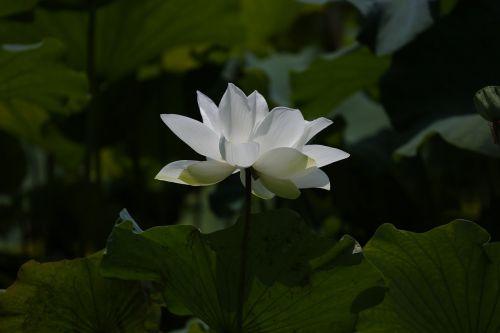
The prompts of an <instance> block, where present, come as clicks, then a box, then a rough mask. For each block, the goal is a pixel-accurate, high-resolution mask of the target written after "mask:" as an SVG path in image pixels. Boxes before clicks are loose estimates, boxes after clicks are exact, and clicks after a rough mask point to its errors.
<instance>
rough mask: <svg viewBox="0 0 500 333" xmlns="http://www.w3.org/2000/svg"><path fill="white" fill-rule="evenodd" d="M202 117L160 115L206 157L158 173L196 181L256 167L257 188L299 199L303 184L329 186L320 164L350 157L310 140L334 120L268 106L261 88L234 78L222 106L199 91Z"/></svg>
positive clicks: (166, 178)
mask: <svg viewBox="0 0 500 333" xmlns="http://www.w3.org/2000/svg"><path fill="white" fill-rule="evenodd" d="M198 105H199V108H200V113H201V117H202V120H203V123H201V122H199V121H197V120H194V119H191V118H188V117H184V116H181V115H177V114H162V115H161V119H162V120H163V122H165V124H166V125H167V126H168V128H170V130H171V131H172V132H174V134H175V135H177V136H178V137H179V138H180V139H181V140H182V141H184V142H185V143H186V144H187V145H188V146H190V147H191V148H192V149H193V150H194V151H195V152H197V153H198V154H200V155H203V156H206V160H205V161H190V160H182V161H176V162H172V163H170V164H168V165H166V166H165V167H163V169H162V170H161V171H160V172H159V173H158V175H156V179H159V180H164V181H168V182H174V183H179V184H187V185H193V186H205V185H212V184H215V183H218V182H220V181H221V180H223V179H225V178H226V177H228V176H230V175H231V174H233V173H237V172H240V176H241V179H242V182H243V185H245V181H244V179H245V173H246V172H250V173H251V176H252V177H251V187H252V193H253V194H255V195H257V196H259V197H261V198H264V199H270V198H272V197H274V195H277V196H280V197H283V198H289V199H294V198H297V197H298V196H299V195H300V191H299V189H303V188H322V189H326V190H329V189H330V181H329V179H328V176H327V175H326V174H325V173H324V172H323V171H322V170H320V169H319V168H321V167H322V166H325V165H328V164H330V163H333V162H336V161H339V160H342V159H344V158H347V157H348V156H349V154H347V153H346V152H344V151H342V150H339V149H336V148H331V147H327V146H322V145H307V144H306V143H307V142H309V141H310V140H311V138H312V137H314V136H315V135H316V134H317V133H319V132H320V131H321V130H323V129H325V128H326V127H327V126H329V125H330V124H331V123H332V121H330V120H328V119H326V118H318V119H315V120H313V121H306V120H304V118H303V116H302V114H301V113H300V111H299V110H295V109H290V108H286V107H276V108H274V109H273V110H271V111H269V109H268V106H267V103H266V101H265V99H264V97H263V96H262V95H261V94H259V93H258V92H257V91H254V92H253V93H252V94H250V95H249V96H246V95H245V94H244V93H243V92H242V91H241V90H240V89H239V88H238V87H236V86H235V85H233V84H231V83H230V84H229V85H228V88H227V90H226V92H225V93H224V95H223V96H222V99H221V101H220V104H219V107H217V105H215V103H214V102H213V101H212V100H211V99H210V98H208V97H207V96H205V95H204V94H202V93H201V92H198Z"/></svg>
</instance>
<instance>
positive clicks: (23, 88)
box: [0, 39, 88, 112]
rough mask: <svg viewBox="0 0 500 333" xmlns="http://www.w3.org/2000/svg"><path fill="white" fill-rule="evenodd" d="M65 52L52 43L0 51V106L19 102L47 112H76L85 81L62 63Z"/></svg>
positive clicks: (84, 94) (84, 97) (6, 47)
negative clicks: (35, 106)
mask: <svg viewBox="0 0 500 333" xmlns="http://www.w3.org/2000/svg"><path fill="white" fill-rule="evenodd" d="M64 54H65V49H64V47H63V45H62V44H61V43H60V42H58V41H56V40H53V39H45V40H43V41H42V42H40V43H38V44H32V45H3V46H2V48H0V102H12V101H18V100H22V101H24V102H28V103H31V104H34V105H37V106H39V107H42V108H44V109H47V110H49V111H59V112H64V111H68V112H69V111H75V110H79V109H80V108H81V107H82V106H83V104H85V102H86V101H87V98H88V97H87V91H88V89H87V80H86V77H85V75H84V74H83V73H78V72H75V71H73V70H71V69H69V68H68V67H66V66H65V65H64V63H63V56H64Z"/></svg>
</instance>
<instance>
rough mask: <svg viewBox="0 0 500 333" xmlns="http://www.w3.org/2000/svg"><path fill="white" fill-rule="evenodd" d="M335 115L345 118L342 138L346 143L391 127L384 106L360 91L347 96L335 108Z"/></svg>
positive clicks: (365, 137)
mask: <svg viewBox="0 0 500 333" xmlns="http://www.w3.org/2000/svg"><path fill="white" fill-rule="evenodd" d="M335 115H336V116H338V115H339V116H342V117H343V118H344V119H345V122H346V128H345V129H344V136H343V138H344V140H345V143H346V144H354V143H356V142H359V141H361V140H364V139H367V138H369V137H372V136H374V135H376V134H377V133H379V132H380V131H383V130H385V129H390V128H391V123H390V120H389V117H388V116H387V115H386V113H385V111H384V108H383V107H382V106H381V105H380V104H378V103H376V102H375V101H373V100H371V99H370V98H369V97H368V96H367V95H366V94H364V93H362V92H359V93H356V94H354V95H352V96H350V97H349V98H347V99H346V100H345V101H344V102H343V103H342V104H341V105H339V107H338V108H337V109H335Z"/></svg>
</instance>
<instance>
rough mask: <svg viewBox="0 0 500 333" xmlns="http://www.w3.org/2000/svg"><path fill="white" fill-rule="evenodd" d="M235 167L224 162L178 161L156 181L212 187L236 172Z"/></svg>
mask: <svg viewBox="0 0 500 333" xmlns="http://www.w3.org/2000/svg"><path fill="white" fill-rule="evenodd" d="M234 169H235V168H234V167H233V166H231V165H229V164H227V163H223V162H218V161H214V160H210V161H187V160H182V161H176V162H172V163H170V164H168V165H167V166H165V167H163V169H161V171H160V172H159V173H158V174H157V175H156V177H155V178H156V179H159V180H164V181H168V182H173V183H178V184H187V185H193V186H205V185H212V184H215V183H218V182H220V181H221V180H223V179H225V178H226V177H228V176H229V175H231V174H232V173H233V171H234Z"/></svg>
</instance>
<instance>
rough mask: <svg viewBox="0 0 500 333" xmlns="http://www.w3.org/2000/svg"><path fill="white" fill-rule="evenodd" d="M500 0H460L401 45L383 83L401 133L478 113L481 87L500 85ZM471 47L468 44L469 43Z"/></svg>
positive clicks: (385, 99)
mask: <svg viewBox="0 0 500 333" xmlns="http://www.w3.org/2000/svg"><path fill="white" fill-rule="evenodd" d="M497 31H500V1H490V0H477V1H459V2H458V4H457V5H456V7H455V8H454V10H453V11H452V12H451V13H450V14H449V15H446V16H444V17H442V18H441V19H440V20H438V21H436V23H435V24H434V25H433V26H432V27H431V28H429V29H428V30H427V31H425V32H423V33H422V34H421V35H420V36H419V37H418V38H417V39H415V40H414V41H412V42H411V43H409V44H407V45H406V46H405V47H403V48H401V49H400V50H399V51H398V52H397V53H395V54H394V55H393V57H392V63H391V67H390V68H389V70H388V71H387V72H386V73H385V75H384V76H383V77H382V79H381V81H380V96H381V101H382V104H383V105H384V108H385V109H386V111H387V113H388V114H389V116H390V118H391V122H392V124H393V126H394V128H395V129H396V130H398V131H405V130H419V131H420V130H422V129H423V128H425V127H427V126H429V125H430V124H431V123H433V122H435V121H436V120H437V119H440V118H445V117H450V116H454V115H460V114H467V113H469V114H472V113H475V112H476V111H475V109H474V103H473V97H474V94H475V93H476V92H477V91H478V90H479V89H481V88H483V87H485V86H488V85H500V62H499V61H498V59H500V43H492V42H491V41H492V40H495V39H496V38H497ZM464 45H466V47H464Z"/></svg>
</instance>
